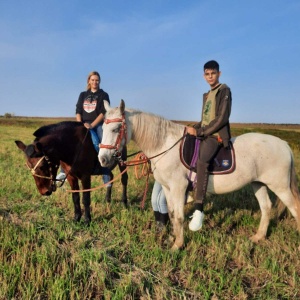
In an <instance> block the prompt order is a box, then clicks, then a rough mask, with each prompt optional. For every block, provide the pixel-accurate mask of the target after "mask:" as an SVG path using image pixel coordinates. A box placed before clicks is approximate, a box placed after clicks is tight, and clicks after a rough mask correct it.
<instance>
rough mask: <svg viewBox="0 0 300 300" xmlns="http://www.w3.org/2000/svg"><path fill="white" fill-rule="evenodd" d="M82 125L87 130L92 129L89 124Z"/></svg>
mask: <svg viewBox="0 0 300 300" xmlns="http://www.w3.org/2000/svg"><path fill="white" fill-rule="evenodd" d="M83 125H84V127H85V128H87V129H93V126H92V125H91V124H89V123H84V124H83Z"/></svg>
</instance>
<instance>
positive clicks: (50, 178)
mask: <svg viewBox="0 0 300 300" xmlns="http://www.w3.org/2000/svg"><path fill="white" fill-rule="evenodd" d="M44 159H45V160H46V162H47V163H48V165H49V172H50V176H43V175H39V174H36V168H37V167H38V166H39V164H40V163H41V162H42V161H43V160H44ZM26 165H27V167H28V169H29V170H30V172H31V174H32V175H33V176H35V177H39V178H44V179H49V180H50V181H51V185H52V186H53V187H54V186H55V181H56V179H55V178H54V175H53V173H52V167H51V162H50V159H49V157H48V156H46V155H44V156H42V157H41V158H40V159H39V160H38V162H37V163H36V165H35V166H34V167H33V168H31V167H30V166H29V165H28V162H26ZM55 167H57V168H58V165H55Z"/></svg>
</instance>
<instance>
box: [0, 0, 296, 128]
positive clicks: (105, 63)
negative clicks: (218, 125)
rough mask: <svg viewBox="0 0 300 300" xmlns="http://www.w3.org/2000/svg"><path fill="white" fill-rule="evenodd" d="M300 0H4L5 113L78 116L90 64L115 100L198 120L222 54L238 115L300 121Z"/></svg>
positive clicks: (0, 12)
mask: <svg viewBox="0 0 300 300" xmlns="http://www.w3.org/2000/svg"><path fill="white" fill-rule="evenodd" d="M299 16H300V1H299V0H286V1H282V0H263V1H261V0H260V1H258V0H251V1H240V0H228V1H224V0H211V1H202V0H198V1H196V0H191V1H189V0H186V1H183V0H181V1H179V0H151V1H149V0H147V1H146V0H139V1H135V0H132V1H130V0H128V1H124V0H116V1H114V0H98V1H96V0H95V1H90V0H87V1H83V0H59V1H58V0H52V1H43V0H30V1H21V0H15V1H11V0H0V89H1V93H0V103H1V105H0V115H4V114H6V113H11V114H14V115H16V116H28V117H30V116H38V117H73V116H74V117H75V106H76V102H77V100H78V96H79V94H80V92H82V91H84V90H85V88H86V79H87V75H88V73H90V71H93V70H96V71H98V72H99V73H100V75H101V88H102V89H103V90H105V91H106V92H107V93H108V94H109V97H110V101H111V105H112V106H118V105H119V104H120V100H121V99H124V101H125V105H126V107H128V108H133V109H137V110H141V111H145V112H151V113H154V114H157V115H160V116H163V117H165V118H166V119H171V120H185V121H186V120H187V121H200V119H201V108H202V94H203V93H204V92H207V91H208V90H209V86H208V84H207V83H206V82H205V80H204V78H203V65H204V63H205V62H207V61H208V60H212V59H214V60H217V61H218V62H219V64H220V70H221V72H222V74H221V77H220V82H222V83H226V84H227V85H228V86H229V87H230V88H231V91H232V98H233V100H232V112H231V116H230V121H231V122H234V123H278V124H299V123H300V105H299V103H300V96H299V86H300V17H299Z"/></svg>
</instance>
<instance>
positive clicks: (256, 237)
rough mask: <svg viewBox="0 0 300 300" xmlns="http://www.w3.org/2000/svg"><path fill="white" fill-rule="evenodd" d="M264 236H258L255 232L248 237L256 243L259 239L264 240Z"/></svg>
mask: <svg viewBox="0 0 300 300" xmlns="http://www.w3.org/2000/svg"><path fill="white" fill-rule="evenodd" d="M264 239H265V238H264V237H260V236H258V235H257V234H255V235H253V236H251V237H250V240H251V241H252V242H253V243H254V244H258V242H259V241H262V240H264Z"/></svg>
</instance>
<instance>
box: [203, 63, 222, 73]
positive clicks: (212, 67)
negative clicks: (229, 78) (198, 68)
mask: <svg viewBox="0 0 300 300" xmlns="http://www.w3.org/2000/svg"><path fill="white" fill-rule="evenodd" d="M203 69H204V71H205V70H206V69H209V70H217V71H218V72H219V64H218V63H217V62H216V61H215V60H210V61H208V62H207V63H206V64H205V65H204V67H203Z"/></svg>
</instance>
